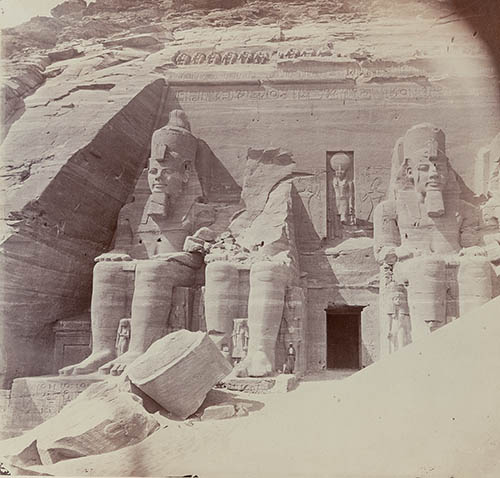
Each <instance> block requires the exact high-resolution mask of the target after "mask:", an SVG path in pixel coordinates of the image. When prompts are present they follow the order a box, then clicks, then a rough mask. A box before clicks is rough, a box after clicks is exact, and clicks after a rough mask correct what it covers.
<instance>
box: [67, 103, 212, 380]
mask: <svg viewBox="0 0 500 478" xmlns="http://www.w3.org/2000/svg"><path fill="white" fill-rule="evenodd" d="M197 147H198V140H197V138H195V137H194V136H193V135H192V134H191V127H190V124H189V121H188V119H187V117H186V114H185V113H184V112H183V111H181V110H174V111H172V112H171V113H170V117H169V122H168V124H167V125H166V126H164V127H163V128H160V129H158V130H157V131H155V132H154V133H153V137H152V141H151V158H150V160H149V170H148V184H149V188H150V190H151V196H150V197H149V200H148V202H147V205H146V208H145V211H144V216H143V217H144V218H145V219H144V220H143V221H142V223H141V224H142V225H143V226H144V230H143V231H142V232H141V230H139V232H138V238H140V240H139V241H138V242H141V244H142V246H141V247H143V250H144V251H145V257H144V258H143V257H141V258H140V259H136V260H134V259H133V258H132V257H131V256H130V255H129V252H132V251H133V250H135V249H134V245H133V244H130V238H131V237H132V238H133V237H134V235H133V234H132V233H131V232H130V231H129V233H128V234H127V235H126V238H125V239H123V237H121V238H120V237H117V238H116V241H115V244H119V245H120V247H119V249H115V250H113V251H111V252H109V253H106V254H102V255H101V256H99V257H97V258H96V262H97V264H96V266H95V268H94V276H93V291H92V303H91V323H92V353H91V355H90V356H89V357H88V358H86V359H85V360H84V361H83V362H81V363H79V364H76V365H72V366H69V367H65V368H63V369H61V370H60V371H59V373H60V374H63V375H69V374H85V373H91V372H95V371H96V370H98V369H99V370H100V371H101V372H103V373H111V374H112V375H119V374H121V373H122V372H123V371H124V369H125V367H126V366H127V365H128V364H129V363H131V362H132V361H133V360H135V358H137V357H138V356H139V355H141V354H142V353H144V352H145V351H146V349H147V348H148V347H149V346H150V345H151V343H152V342H154V341H155V340H157V339H159V338H161V337H162V336H163V335H165V333H166V331H167V320H168V317H169V314H170V309H171V304H172V292H173V288H174V287H176V286H183V287H189V286H191V285H192V284H193V281H194V278H195V273H196V271H197V269H198V268H199V267H200V266H201V265H202V264H203V255H202V254H201V253H200V252H183V250H182V248H183V244H184V243H185V241H186V238H187V237H188V235H189V234H193V232H194V231H196V230H197V228H198V227H201V226H207V225H209V224H210V223H211V222H213V220H214V217H215V216H214V213H213V211H212V212H210V209H209V206H207V205H206V204H203V203H202V202H199V200H198V199H197V198H200V197H201V196H202V193H201V186H200V184H199V181H198V178H197V176H196V174H195V172H194V162H195V158H196V152H197ZM124 209H125V208H123V209H122V211H123V210H124ZM118 222H119V224H120V220H119V221H118ZM121 222H124V221H121ZM122 229H123V228H121V229H120V228H119V229H118V233H120V231H121V230H122ZM193 237H194V239H195V241H196V240H198V239H197V237H196V233H195V234H194V236H193ZM186 242H189V241H186ZM129 313H130V314H131V315H130V317H131V319H130V343H129V347H128V351H127V352H125V353H123V355H119V356H118V357H117V353H116V350H115V339H116V332H117V329H118V326H119V323H120V319H121V318H122V317H128V316H129V315H128V314H129Z"/></svg>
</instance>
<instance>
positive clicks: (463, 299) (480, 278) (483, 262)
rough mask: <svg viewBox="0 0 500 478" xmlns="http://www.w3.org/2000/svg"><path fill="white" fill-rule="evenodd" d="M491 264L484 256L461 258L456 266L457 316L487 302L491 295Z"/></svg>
mask: <svg viewBox="0 0 500 478" xmlns="http://www.w3.org/2000/svg"><path fill="white" fill-rule="evenodd" d="M491 274H492V270H491V265H490V261H489V260H488V259H487V258H486V257H481V256H479V257H467V256H464V257H462V258H461V261H460V265H459V268H458V274H457V282H458V297H459V307H460V310H459V316H462V315H464V314H466V313H467V312H469V311H470V310H473V309H475V308H476V307H479V306H480V305H483V304H485V303H486V302H488V301H489V300H490V299H491V298H492V295H493V291H492V280H491Z"/></svg>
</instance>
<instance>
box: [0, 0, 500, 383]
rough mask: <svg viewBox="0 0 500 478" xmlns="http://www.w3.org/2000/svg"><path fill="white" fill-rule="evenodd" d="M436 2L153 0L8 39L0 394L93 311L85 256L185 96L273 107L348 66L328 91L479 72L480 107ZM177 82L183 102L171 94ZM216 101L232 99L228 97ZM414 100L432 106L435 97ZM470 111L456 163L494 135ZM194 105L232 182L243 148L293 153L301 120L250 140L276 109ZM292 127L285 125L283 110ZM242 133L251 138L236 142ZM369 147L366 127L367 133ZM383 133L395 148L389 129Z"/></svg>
mask: <svg viewBox="0 0 500 478" xmlns="http://www.w3.org/2000/svg"><path fill="white" fill-rule="evenodd" d="M443 3H444V2H441V1H438V0H434V1H432V2H428V1H427V2H424V1H418V0H415V1H409V0H408V1H404V2H399V3H398V8H397V9H395V8H392V7H390V6H389V5H388V3H387V2H385V1H382V0H363V1H359V2H356V3H354V4H353V2H348V1H341V0H313V1H298V2H297V1H295V2H267V1H261V0H256V1H253V2H239V1H231V2H230V1H224V0H218V1H216V2H209V1H207V0H205V1H198V0H192V1H190V2H180V1H166V0H165V1H160V0H157V1H154V0H149V1H143V2H140V5H138V2H135V1H118V0H98V1H96V2H93V3H90V4H87V3H86V2H83V1H81V0H80V1H69V2H65V3H63V4H61V5H59V6H58V7H56V8H55V9H54V10H53V12H52V17H37V18H35V19H32V20H30V21H29V22H27V23H25V24H23V25H20V26H18V27H15V28H10V29H6V30H4V31H3V32H2V40H3V42H2V44H3V56H4V60H3V62H4V66H5V67H4V69H3V75H4V81H3V84H2V108H1V109H2V115H3V131H2V138H5V139H4V140H3V144H2V148H1V151H0V154H1V155H2V162H3V168H2V176H1V178H2V182H3V185H2V186H3V188H4V193H3V196H2V199H3V219H4V228H3V236H2V265H1V269H0V270H1V271H2V283H3V284H5V285H4V286H3V287H2V291H1V295H2V298H1V303H2V308H3V311H2V314H3V318H2V323H1V325H0V328H1V332H2V333H1V334H0V336H1V337H2V338H1V343H0V345H1V347H0V349H1V350H2V353H4V354H6V355H9V356H13V357H15V359H14V360H9V363H7V364H5V360H4V361H3V363H4V364H5V365H4V370H0V374H1V375H3V376H4V378H3V379H2V380H3V385H8V383H9V381H10V379H11V378H12V377H14V376H21V375H30V374H39V373H43V372H48V371H49V370H48V369H49V360H48V356H47V354H50V350H51V348H50V340H51V339H50V338H51V326H52V323H53V322H54V321H56V320H58V319H61V318H68V317H71V316H72V315H76V314H78V313H81V312H82V311H84V310H86V309H87V307H88V306H89V299H90V297H89V294H90V283H91V274H92V267H93V259H94V257H95V256H97V255H98V254H100V253H101V252H102V251H104V250H106V249H107V248H108V247H109V245H110V242H111V240H112V236H113V232H114V228H115V227H116V220H117V216H118V213H119V210H120V208H121V206H122V205H123V204H124V203H125V201H126V200H127V197H128V196H129V195H130V193H131V192H132V191H133V188H134V186H135V184H136V180H137V178H138V177H139V176H140V173H141V171H142V170H143V168H144V166H145V164H146V159H147V157H148V148H149V141H150V137H151V134H152V131H153V130H154V129H155V128H157V127H159V126H162V125H164V124H165V122H166V118H167V114H168V109H172V108H174V107H178V105H179V101H181V99H182V98H185V100H186V104H189V103H188V102H189V101H191V97H190V96H189V95H190V94H191V91H192V88H194V87H196V85H198V86H199V85H200V84H203V85H205V86H207V87H208V88H209V89H210V88H213V87H214V85H217V84H218V83H217V81H219V80H218V79H217V78H219V77H218V76H217V75H220V77H224V78H227V77H231V78H232V79H230V83H229V84H230V85H233V87H234V86H235V85H236V86H237V85H238V84H239V83H238V82H239V81H243V80H242V79H244V80H245V81H247V79H248V78H250V80H249V81H251V82H252V81H253V83H252V84H251V85H250V86H249V88H250V89H251V90H252V89H253V90H252V91H251V92H250V93H251V94H254V93H255V94H256V95H257V96H256V97H257V98H261V97H262V98H264V97H265V95H269V98H271V99H272V94H275V92H273V91H272V89H271V88H270V85H274V86H275V85H277V84H278V85H279V84H280V83H279V81H283V80H282V78H286V81H288V83H286V84H285V87H284V88H285V90H286V88H289V89H290V88H291V87H290V85H293V81H295V80H294V75H296V74H300V75H302V78H304V77H308V76H310V77H311V79H312V80H313V81H316V80H315V78H316V76H318V77H323V76H325V75H335V74H336V72H337V71H342V72H346V73H345V75H344V76H343V77H342V78H333V79H332V78H329V79H328V81H330V82H333V83H334V84H335V85H340V87H342V88H344V89H345V91H346V92H347V93H349V92H350V91H351V90H352V88H353V87H354V86H363V85H367V86H369V87H370V88H383V87H384V85H386V84H396V83H397V84H400V83H402V82H406V83H408V84H410V86H411V88H414V89H419V88H420V89H422V88H423V89H424V91H427V90H426V88H430V87H432V86H433V85H434V84H435V82H439V81H442V78H443V75H445V76H446V75H448V76H449V77H450V78H451V80H450V81H451V82H455V83H454V84H456V83H458V84H463V85H464V87H467V85H468V83H467V82H468V81H469V79H468V78H469V77H470V76H473V77H474V78H477V77H479V78H480V79H481V80H482V83H481V85H484V84H485V85H486V86H481V87H480V88H479V89H478V90H477V91H479V93H478V95H479V96H478V98H486V96H483V91H485V89H487V88H490V90H491V84H492V83H491V78H492V73H491V65H490V64H489V63H488V61H487V60H486V59H485V56H484V49H483V46H482V45H481V43H480V42H479V40H478V39H475V36H474V35H473V32H471V31H470V30H467V29H464V28H462V27H457V26H456V25H455V24H454V23H453V22H449V18H448V17H447V15H448V14H449V11H448V10H446V9H444V7H443ZM442 7H443V8H442ZM436 8H439V10H436ZM410 20H411V21H410ZM471 38H472V39H471ZM457 58H459V59H462V60H463V58H466V59H467V63H464V64H466V65H467V68H465V70H466V71H462V70H460V69H457V68H456V67H454V66H453V65H455V63H453V62H454V61H455V60H456V59H457ZM436 59H437V60H436ZM460 64H462V63H460ZM471 65H472V66H471ZM231 69H232V70H231ZM343 74H344V73H343ZM277 76H279V78H278V79H276V77H277ZM200 78H201V80H200ZM211 78H215V80H211ZM273 78H274V80H273ZM200 81H201V83H199V82H200ZM210 81H213V83H212V84H211V83H210ZM225 81H226V80H225ZM228 81H229V80H228ZM273 81H274V83H273ZM190 82H191V83H190ZM197 82H198V83H197ZM231 82H232V83H231ZM406 83H405V84H406ZM179 85H184V86H185V88H186V91H181V92H180V93H179V91H178V87H179ZM176 88H177V90H176ZM308 88H309V87H308ZM481 88H482V89H481ZM305 91H309V90H305ZM418 91H420V90H418ZM170 93H172V94H170ZM195 93H196V94H198V93H197V92H196V91H195ZM236 93H237V94H239V93H238V92H236ZM389 93H390V92H389ZM207 94H208V93H207ZM230 94H232V92H229V93H227V99H231V98H230ZM297 94H298V95H300V94H302V90H300V91H299V92H298V93H297ZM425 94H426V95H427V93H425ZM182 95H184V96H182ZM214 95H215V96H217V95H219V96H221V99H222V100H225V99H226V97H225V96H224V95H226V92H225V91H222V93H219V92H218V91H215V92H214ZM200 98H201V100H204V98H203V97H200ZM197 99H198V97H195V100H196V101H197ZM299 99H300V98H299ZM167 100H168V101H167ZM410 100H411V99H410ZM217 101H218V99H217ZM405 101H406V100H405ZM418 101H422V104H424V105H432V104H433V102H434V99H433V98H432V96H430V97H429V96H427V97H425V98H424V99H423V100H420V99H419V100H418ZM477 101H478V103H481V105H480V107H483V108H484V110H480V109H477V111H476V110H475V111H476V112H475V113H474V114H472V113H470V117H471V118H472V120H473V119H474V118H481V119H482V121H483V120H484V121H487V122H488V124H487V126H486V127H482V131H481V134H482V135H483V136H478V137H474V138H472V139H471V140H470V141H469V142H468V143H467V144H463V145H458V146H457V148H456V149H457V151H458V153H459V155H460V156H461V157H462V158H467V157H470V154H471V152H470V151H469V150H472V151H474V153H475V151H477V149H478V148H476V149H475V150H474V148H475V145H476V144H479V145H482V144H485V143H486V142H487V141H486V140H487V139H488V140H489V139H490V138H491V137H492V136H493V135H492V134H491V133H490V130H491V125H493V124H497V122H496V119H495V118H496V117H495V116H494V115H493V114H490V115H488V116H487V117H486V116H485V114H484V113H483V111H485V110H486V109H488V111H489V110H491V104H493V103H491V102H490V96H488V97H487V99H485V100H481V101H479V100H477ZM193 102H194V100H193ZM167 103H168V104H167ZM344 103H345V101H344ZM410 103H411V101H409V103H408V105H410ZM290 104H292V103H290ZM304 104H305V103H304ZM339 104H340V106H339V107H342V105H341V102H340V103H339ZM402 104H403V106H402V107H401V108H403V109H408V106H407V103H402ZM199 105H201V106H200V108H199V109H198V110H196V111H195V110H193V121H192V123H193V125H194V127H195V129H196V128H199V129H200V131H195V133H196V134H197V135H198V136H199V137H200V138H202V139H203V140H206V141H207V143H208V145H209V146H210V148H212V149H213V151H214V153H215V155H216V156H217V157H218V158H220V160H221V164H222V166H223V168H222V169H223V170H224V171H225V173H227V175H228V176H229V177H232V179H233V180H234V181H235V182H236V183H238V184H239V186H241V185H242V178H243V173H244V171H243V169H244V166H243V162H242V161H240V157H241V156H240V154H241V151H245V152H246V150H247V148H248V147H250V146H252V147H264V146H267V144H266V142H268V138H267V137H266V133H268V136H269V137H272V139H273V141H274V143H275V144H274V146H280V147H284V148H287V144H286V143H287V141H289V139H288V138H289V137H290V136H298V135H299V134H300V133H301V129H300V128H301V125H298V124H297V121H299V120H298V119H295V118H293V121H294V124H293V126H292V123H291V122H289V123H288V124H287V126H286V128H285V127H283V124H284V123H280V121H284V120H279V121H278V120H277V119H276V120H275V121H274V124H273V125H272V129H271V127H267V126H261V130H259V129H253V130H252V128H251V126H252V122H253V124H254V125H258V123H259V116H262V117H263V116H265V115H267V116H266V118H267V119H266V121H269V123H271V121H272V120H274V115H275V113H274V110H273V109H272V108H273V107H268V108H267V110H268V111H266V108H261V106H260V105H264V102H262V103H259V104H257V107H256V108H254V105H253V104H252V108H254V110H252V113H251V115H248V118H245V119H238V121H240V122H239V123H238V122H237V121H235V122H234V124H231V123H232V121H233V117H234V115H233V116H231V114H232V112H234V111H236V109H235V110H231V109H230V108H227V105H224V104H222V103H221V107H212V106H213V105H214V104H212V105H209V104H207V105H206V106H204V104H203V102H201V103H199ZM224 107H225V108H226V110H223V109H222V108H224ZM307 108H309V106H307V107H306V109H307ZM310 108H311V114H309V113H308V115H309V117H311V121H313V120H314V119H315V117H313V115H312V109H313V107H312V106H311V107H310ZM418 108H420V105H418ZM418 108H417V109H418ZM435 108H436V111H438V110H440V109H441V105H440V104H438V103H436V106H435ZM464 108H465V107H464ZM318 109H319V110H321V109H320V108H318ZM290 111H291V110H290ZM303 111H305V110H303ZM383 111H384V112H388V114H389V112H390V111H391V113H390V115H391V116H390V118H389V116H388V118H389V119H386V120H385V121H389V120H390V121H393V119H394V118H395V117H397V112H396V113H394V114H392V110H390V109H389V108H385V109H383ZM462 111H467V112H468V113H469V109H468V107H467V108H465V110H460V112H459V113H460V114H457V113H456V112H455V111H454V112H453V114H450V117H453V118H452V119H453V121H455V120H456V118H461V117H463V116H464V115H462V114H461V112H462ZM347 113H348V114H351V113H349V112H347ZM188 114H190V115H191V111H188ZM284 114H285V113H284ZM315 114H319V116H318V117H317V118H318V122H317V124H318V125H320V124H321V125H323V126H321V127H318V128H316V129H315V130H314V131H312V132H308V134H307V135H304V141H303V143H304V146H303V150H301V151H299V154H298V155H296V156H297V158H299V160H300V161H307V160H308V158H307V156H308V154H307V150H310V149H311V148H312V147H313V146H315V145H320V146H321V148H322V149H325V148H326V147H327V145H326V144H325V145H323V143H321V141H322V139H321V138H326V137H328V132H327V131H326V130H324V129H322V128H324V127H325V126H324V125H326V124H327V123H328V122H332V121H336V122H337V125H338V128H339V131H340V128H341V126H342V124H343V123H344V122H345V120H344V119H343V118H341V117H340V116H335V115H331V114H330V112H323V113H321V111H319V113H317V112H315ZM353 114H355V115H358V116H359V114H360V113H353ZM363 114H366V115H367V119H365V120H363V121H364V123H362V124H363V125H366V124H369V125H370V127H371V128H372V127H373V125H374V124H375V125H377V124H378V123H377V122H376V121H375V122H374V121H372V117H371V111H370V110H369V109H366V108H363ZM321 115H323V116H321ZM286 116H287V118H289V119H291V118H292V112H291V113H290V114H289V113H286ZM228 118H231V119H228ZM250 118H251V119H250ZM466 119H468V118H466ZM202 120H203V121H202ZM263 123H264V122H262V123H261V125H263ZM394 124H396V123H394ZM196 125H199V126H196ZM454 126H455V125H454ZM215 127H219V129H218V131H217V132H215V129H214V128H215ZM459 127H462V125H459V126H457V129H459ZM210 128H212V129H210ZM221 128H223V129H222V131H223V132H224V134H225V135H226V137H224V141H221V137H222V134H221ZM231 128H233V129H231ZM294 128H296V129H294ZM236 129H238V130H239V131H242V130H245V132H246V135H247V136H246V137H245V138H237V136H238V135H235V134H234V132H235V130H236ZM311 129H312V128H311ZM375 136H376V135H374V134H373V131H371V132H370V138H375ZM471 136H472V135H471ZM381 137H382V138H383V140H384V141H386V143H387V144H391V143H392V142H393V137H390V135H389V134H385V135H381ZM231 138H232V139H231ZM360 141H363V142H364V143H365V144H364V145H363V148H365V149H366V151H365V152H364V153H363V154H365V155H366V156H367V157H368V151H369V154H371V153H372V150H373V149H374V148H375V147H377V148H379V154H380V155H382V154H384V152H383V151H384V149H385V146H384V145H382V146H380V145H378V144H374V140H373V139H370V140H369V141H368V142H366V141H365V140H364V139H361V140H360ZM370 141H371V142H370ZM240 143H241V144H240ZM380 151H382V152H380ZM294 155H295V151H294ZM307 164H308V166H307V168H309V169H311V167H310V163H307ZM224 168H225V169H224ZM217 194H218V193H217V192H214V194H213V195H214V196H216V195H217ZM44 354H45V355H44ZM0 362H2V361H1V360H0Z"/></svg>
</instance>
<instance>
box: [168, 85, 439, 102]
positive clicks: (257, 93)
mask: <svg viewBox="0 0 500 478" xmlns="http://www.w3.org/2000/svg"><path fill="white" fill-rule="evenodd" d="M202 88H203V87H202ZM441 92H442V90H441V88H440V87H437V86H411V85H409V86H383V87H370V88H369V87H360V88H354V87H353V88H335V87H323V88H286V89H285V88H273V87H262V88H247V89H245V88H227V87H224V88H223V89H222V88H217V89H214V88H210V87H205V88H203V89H201V88H200V87H198V88H197V89H196V90H190V89H188V88H186V89H184V88H183V89H181V88H178V87H175V88H174V95H175V99H176V100H177V101H179V102H180V103H181V104H182V103H218V102H233V101H245V100H246V101H248V100H250V101H252V100H283V101H311V100H324V101H329V100H333V101H335V100H337V101H345V100H388V99H389V100H390V99H426V98H428V99H430V98H437V97H439V96H440V95H441Z"/></svg>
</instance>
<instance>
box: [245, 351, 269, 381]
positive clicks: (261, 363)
mask: <svg viewBox="0 0 500 478" xmlns="http://www.w3.org/2000/svg"><path fill="white" fill-rule="evenodd" d="M238 365H239V366H238V367H237V370H236V374H237V376H238V377H245V376H249V377H266V376H267V375H270V374H271V373H272V372H273V365H272V363H271V362H270V360H269V359H268V358H267V355H266V354H265V353H264V352H263V351H261V350H258V351H256V352H254V353H252V354H248V355H247V356H246V357H245V359H244V360H243V361H242V362H241V363H240V364H238Z"/></svg>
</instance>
